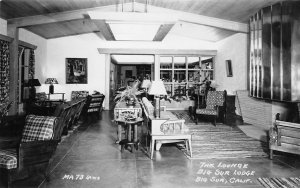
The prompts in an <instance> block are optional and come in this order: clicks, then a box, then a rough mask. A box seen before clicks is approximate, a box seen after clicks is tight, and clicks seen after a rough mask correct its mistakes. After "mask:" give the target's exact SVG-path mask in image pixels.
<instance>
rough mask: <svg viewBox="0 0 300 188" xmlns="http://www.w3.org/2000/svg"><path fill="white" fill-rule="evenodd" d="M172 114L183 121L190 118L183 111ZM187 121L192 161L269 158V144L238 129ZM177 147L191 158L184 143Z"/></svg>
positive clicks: (219, 124) (218, 124)
mask: <svg viewBox="0 0 300 188" xmlns="http://www.w3.org/2000/svg"><path fill="white" fill-rule="evenodd" d="M172 113H173V114H175V115H176V116H177V117H178V118H180V117H181V119H185V118H184V117H189V116H188V114H187V112H185V113H186V114H187V115H184V112H183V111H180V112H175V111H174V112H172ZM179 115H180V116H179ZM185 120H186V122H188V123H186V126H187V128H188V129H189V131H190V133H191V134H192V151H193V158H192V159H212V158H215V159H219V158H246V157H268V154H267V153H266V152H267V151H268V149H267V148H268V145H267V143H265V142H261V141H259V140H256V139H254V138H251V137H249V136H247V135H246V134H245V133H244V132H243V131H241V130H240V129H239V128H237V127H231V126H228V125H224V124H221V123H217V126H214V125H212V124H211V123H209V122H201V123H200V122H199V123H198V125H196V124H195V123H191V121H190V120H191V119H185ZM177 146H178V148H179V149H180V150H182V151H183V152H184V153H185V154H186V156H189V155H188V154H187V151H186V148H185V146H184V144H183V143H179V144H177Z"/></svg>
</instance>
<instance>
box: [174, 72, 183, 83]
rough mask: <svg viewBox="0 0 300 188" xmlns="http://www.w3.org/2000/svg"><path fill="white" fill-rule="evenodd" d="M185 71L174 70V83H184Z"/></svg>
mask: <svg viewBox="0 0 300 188" xmlns="http://www.w3.org/2000/svg"><path fill="white" fill-rule="evenodd" d="M185 77H186V76H185V71H184V70H176V71H174V81H175V82H178V83H180V82H185V81H186V80H185Z"/></svg>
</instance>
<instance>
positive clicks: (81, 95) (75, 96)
mask: <svg viewBox="0 0 300 188" xmlns="http://www.w3.org/2000/svg"><path fill="white" fill-rule="evenodd" d="M88 95H89V92H88V91H72V92H71V100H74V99H78V98H85V97H87V96H88Z"/></svg>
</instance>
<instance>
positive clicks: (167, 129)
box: [142, 97, 192, 159]
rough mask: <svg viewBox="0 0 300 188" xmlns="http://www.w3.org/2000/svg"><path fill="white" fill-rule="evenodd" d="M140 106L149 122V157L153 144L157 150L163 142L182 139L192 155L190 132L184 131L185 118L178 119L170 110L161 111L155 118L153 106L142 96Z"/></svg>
mask: <svg viewBox="0 0 300 188" xmlns="http://www.w3.org/2000/svg"><path fill="white" fill-rule="evenodd" d="M142 107H143V111H144V114H145V116H146V117H145V119H147V121H148V124H149V128H148V129H149V131H150V136H151V143H150V158H151V159H152V158H153V153H154V146H155V149H156V150H157V151H158V150H159V149H160V147H161V145H162V144H164V143H174V142H182V141H184V142H185V144H186V148H187V150H188V151H189V153H190V157H192V145H191V134H190V133H188V132H187V131H186V128H185V120H183V119H178V118H177V117H176V116H175V115H174V114H172V113H171V112H170V111H162V112H161V115H160V118H155V117H154V115H153V113H154V107H153V105H152V104H151V103H150V101H149V100H148V99H147V98H146V97H143V98H142Z"/></svg>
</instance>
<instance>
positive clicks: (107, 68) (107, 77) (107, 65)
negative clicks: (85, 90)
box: [104, 54, 111, 110]
mask: <svg viewBox="0 0 300 188" xmlns="http://www.w3.org/2000/svg"><path fill="white" fill-rule="evenodd" d="M110 59H111V58H110V54H105V100H104V106H105V108H106V109H107V110H110V104H109V99H110V64H111V61H110Z"/></svg>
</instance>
